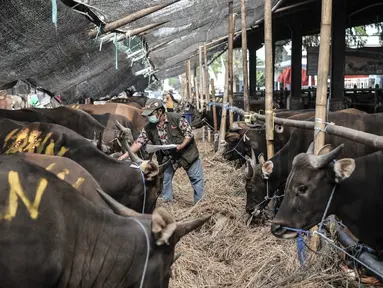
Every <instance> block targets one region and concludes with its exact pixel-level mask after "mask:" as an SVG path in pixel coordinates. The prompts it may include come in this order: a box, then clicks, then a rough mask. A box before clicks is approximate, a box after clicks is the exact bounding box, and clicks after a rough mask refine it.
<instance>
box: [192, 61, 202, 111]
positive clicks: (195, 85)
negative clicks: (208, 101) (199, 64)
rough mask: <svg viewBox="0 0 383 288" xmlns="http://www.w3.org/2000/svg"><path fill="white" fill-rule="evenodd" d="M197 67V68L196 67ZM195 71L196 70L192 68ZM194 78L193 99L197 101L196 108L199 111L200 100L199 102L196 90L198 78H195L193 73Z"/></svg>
mask: <svg viewBox="0 0 383 288" xmlns="http://www.w3.org/2000/svg"><path fill="white" fill-rule="evenodd" d="M196 69H197V68H196ZM194 71H196V70H194ZM193 79H194V92H195V100H196V103H197V105H196V106H197V110H198V111H200V102H199V91H198V80H197V76H196V75H194V77H193Z"/></svg>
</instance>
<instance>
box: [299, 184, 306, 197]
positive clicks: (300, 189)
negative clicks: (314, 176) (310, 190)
mask: <svg viewBox="0 0 383 288" xmlns="http://www.w3.org/2000/svg"><path fill="white" fill-rule="evenodd" d="M306 192H307V187H306V186H305V185H300V186H299V187H298V194H299V195H301V194H305V193H306Z"/></svg>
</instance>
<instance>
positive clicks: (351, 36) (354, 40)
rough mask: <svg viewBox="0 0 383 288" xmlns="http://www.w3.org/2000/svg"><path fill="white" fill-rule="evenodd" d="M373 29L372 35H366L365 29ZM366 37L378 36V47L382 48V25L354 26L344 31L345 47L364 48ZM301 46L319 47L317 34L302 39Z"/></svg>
mask: <svg viewBox="0 0 383 288" xmlns="http://www.w3.org/2000/svg"><path fill="white" fill-rule="evenodd" d="M368 27H373V28H375V29H376V30H377V33H375V34H374V35H368V33H367V28H368ZM368 36H379V42H380V45H381V46H383V23H382V22H381V23H375V24H371V25H363V26H356V27H352V28H347V29H346V46H347V47H357V48H361V47H364V46H365V45H366V43H367V37H368ZM303 46H304V47H305V48H307V47H317V46H319V34H317V35H309V36H304V37H303Z"/></svg>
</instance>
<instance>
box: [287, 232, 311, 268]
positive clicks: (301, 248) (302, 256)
mask: <svg viewBox="0 0 383 288" xmlns="http://www.w3.org/2000/svg"><path fill="white" fill-rule="evenodd" d="M283 228H285V229H286V230H289V231H293V232H297V233H298V237H297V252H298V261H299V264H300V265H301V267H302V268H304V267H305V261H306V258H307V257H306V253H305V243H304V239H303V235H306V236H307V237H309V236H310V231H308V230H303V229H296V228H291V227H283Z"/></svg>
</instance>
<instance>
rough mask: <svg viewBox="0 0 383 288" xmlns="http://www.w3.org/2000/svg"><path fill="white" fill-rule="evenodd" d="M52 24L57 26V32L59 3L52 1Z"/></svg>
mask: <svg viewBox="0 0 383 288" xmlns="http://www.w3.org/2000/svg"><path fill="white" fill-rule="evenodd" d="M52 23H53V24H54V25H55V27H56V30H57V2H56V0H52Z"/></svg>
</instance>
